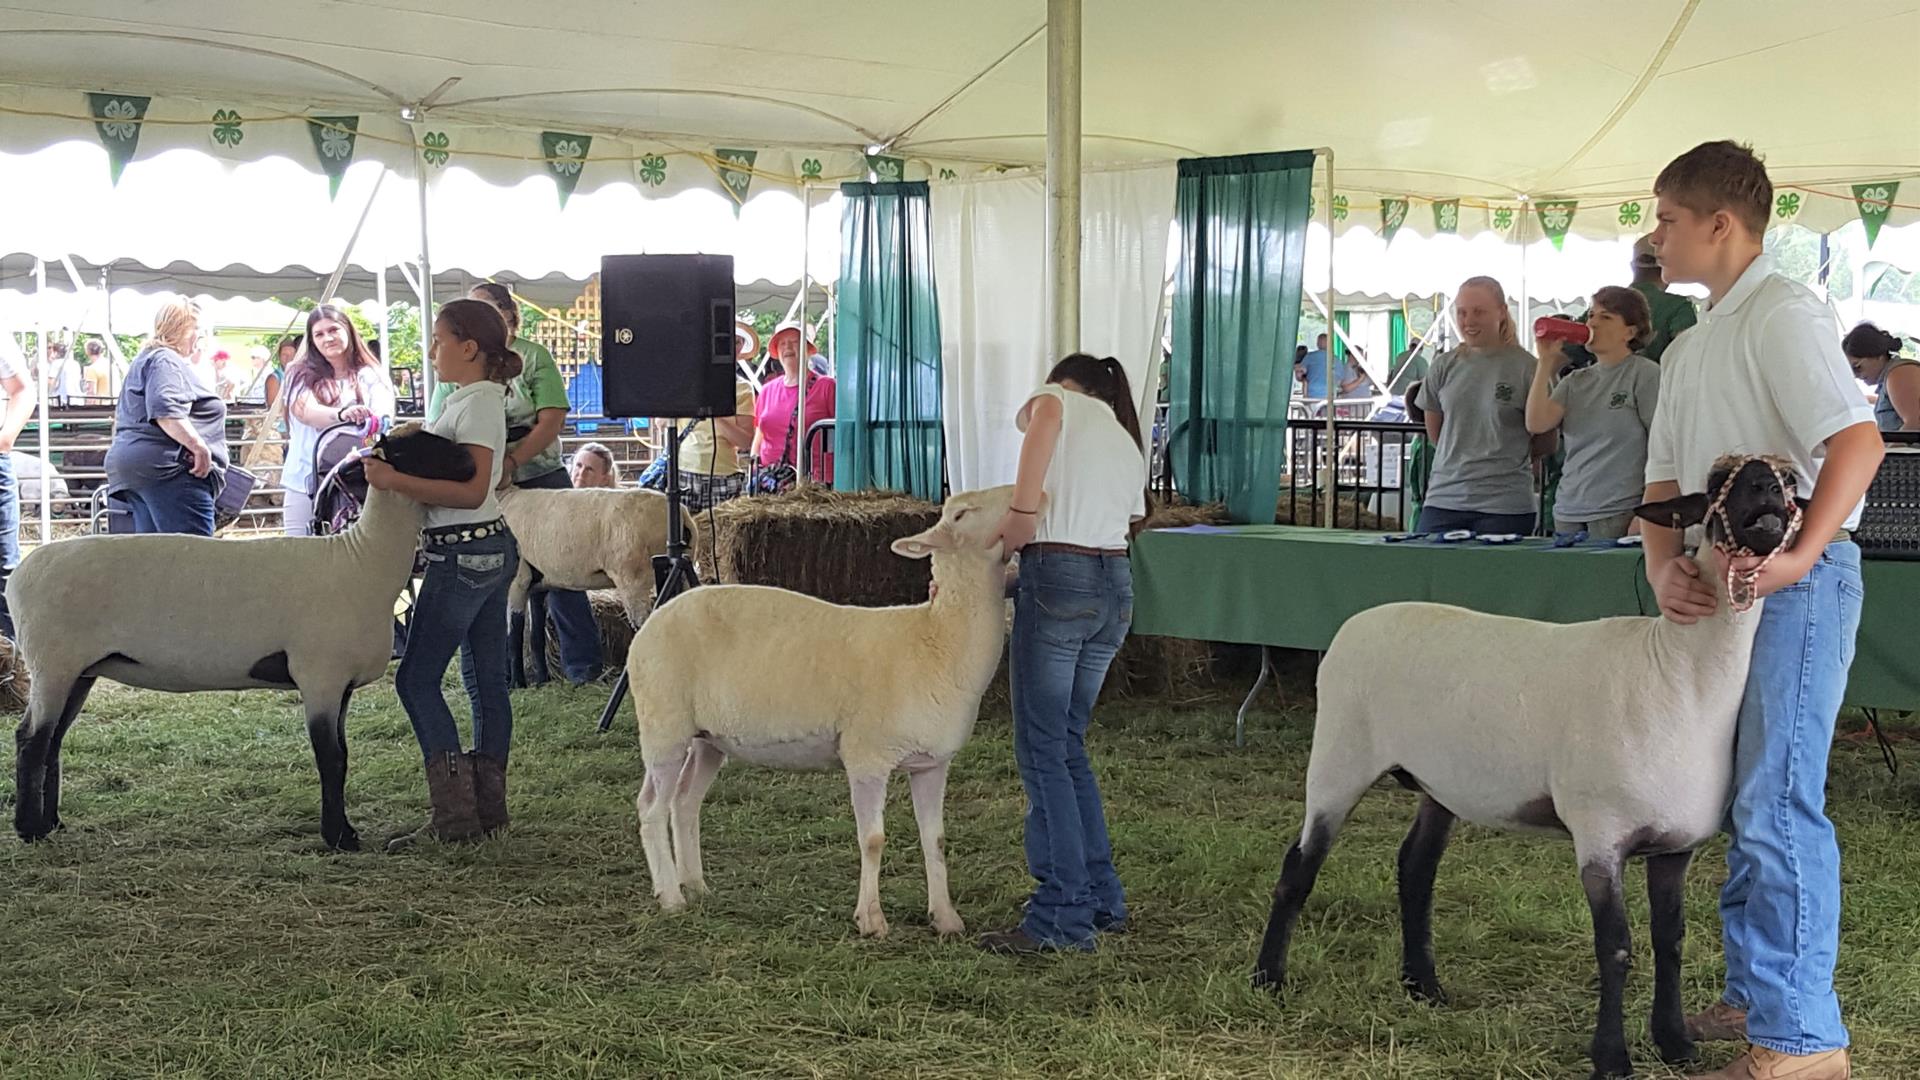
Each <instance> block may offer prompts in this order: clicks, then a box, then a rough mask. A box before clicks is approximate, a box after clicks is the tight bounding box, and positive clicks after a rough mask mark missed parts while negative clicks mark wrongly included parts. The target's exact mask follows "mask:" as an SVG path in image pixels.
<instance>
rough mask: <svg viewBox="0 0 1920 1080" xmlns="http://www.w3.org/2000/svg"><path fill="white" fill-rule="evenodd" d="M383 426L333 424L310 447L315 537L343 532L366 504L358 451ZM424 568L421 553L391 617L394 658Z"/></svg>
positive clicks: (373, 422) (372, 423)
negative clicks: (314, 482) (315, 480)
mask: <svg viewBox="0 0 1920 1080" xmlns="http://www.w3.org/2000/svg"><path fill="white" fill-rule="evenodd" d="M383 429H384V425H383V424H381V422H380V421H379V420H377V419H375V420H369V421H367V422H366V423H365V424H335V425H334V426H332V427H330V428H328V429H327V430H325V431H323V432H321V433H320V439H319V441H318V442H317V443H316V444H315V446H314V450H313V475H315V476H317V477H320V480H319V482H318V485H317V486H316V487H315V489H314V493H313V524H312V525H311V526H309V531H310V532H311V533H312V534H313V535H314V536H332V535H334V534H336V533H343V532H346V531H347V530H348V529H350V528H352V527H353V523H354V522H356V521H359V520H360V515H361V513H362V512H363V511H365V510H366V506H367V491H368V488H367V473H366V469H365V468H364V467H362V466H361V464H360V458H359V456H358V454H357V451H359V450H360V449H361V448H362V447H365V446H369V445H371V444H372V443H373V441H374V440H376V439H378V438H379V437H380V434H381V432H382V430H383ZM425 569H426V567H425V565H424V561H423V560H422V558H421V555H420V552H419V551H418V550H417V549H416V550H415V552H414V558H413V574H411V575H409V576H408V578H407V588H406V591H405V592H404V593H402V594H401V600H402V601H403V610H402V611H401V612H396V613H395V615H394V619H393V658H394V659H396V660H398V659H399V658H400V654H402V653H404V652H405V651H406V648H407V623H408V621H409V618H410V617H411V615H412V614H413V605H414V601H415V599H416V598H417V597H418V596H419V584H418V581H417V578H418V577H419V575H420V574H421V573H422V572H424V571H425Z"/></svg>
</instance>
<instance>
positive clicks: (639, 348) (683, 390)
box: [600, 255, 734, 418]
mask: <svg viewBox="0 0 1920 1080" xmlns="http://www.w3.org/2000/svg"><path fill="white" fill-rule="evenodd" d="M600 361H601V375H602V394H603V399H602V400H603V402H604V408H603V411H604V412H605V413H606V415H608V416H610V417H616V418H627V417H636V416H648V417H651V416H659V417H675V418H679V417H707V416H732V415H733V402H734V395H733V384H734V366H733V365H734V336H733V256H731V255H606V256H603V257H602V258H601V259H600Z"/></svg>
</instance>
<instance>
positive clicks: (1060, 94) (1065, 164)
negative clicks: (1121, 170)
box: [1047, 0, 1080, 365]
mask: <svg viewBox="0 0 1920 1080" xmlns="http://www.w3.org/2000/svg"><path fill="white" fill-rule="evenodd" d="M1047 285H1048V287H1047V299H1048V304H1049V307H1050V308H1051V309H1052V310H1051V312H1050V316H1051V318H1050V322H1049V326H1050V328H1051V335H1050V340H1051V341H1052V343H1053V355H1052V356H1051V357H1049V358H1048V363H1049V364H1050V365H1051V364H1052V363H1053V362H1055V361H1058V360H1059V359H1060V358H1061V357H1063V356H1066V355H1067V354H1069V353H1073V352H1078V351H1079V349H1080V0H1047Z"/></svg>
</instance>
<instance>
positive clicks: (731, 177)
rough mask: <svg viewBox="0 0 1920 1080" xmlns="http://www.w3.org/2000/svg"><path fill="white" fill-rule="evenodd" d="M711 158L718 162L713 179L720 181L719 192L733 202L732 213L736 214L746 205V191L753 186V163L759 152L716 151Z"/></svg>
mask: <svg viewBox="0 0 1920 1080" xmlns="http://www.w3.org/2000/svg"><path fill="white" fill-rule="evenodd" d="M713 156H714V157H715V158H716V159H718V160H719V162H720V164H719V165H718V166H717V167H715V169H714V177H715V179H717V180H719V181H720V190H721V191H722V192H723V193H725V195H726V196H727V198H729V199H731V200H732V201H733V212H734V213H736V214H738V213H739V212H740V208H741V207H742V206H745V205H746V202H747V189H748V188H750V187H752V186H753V163H754V161H755V160H756V159H757V158H759V156H760V151H758V150H719V149H716V150H714V152H713Z"/></svg>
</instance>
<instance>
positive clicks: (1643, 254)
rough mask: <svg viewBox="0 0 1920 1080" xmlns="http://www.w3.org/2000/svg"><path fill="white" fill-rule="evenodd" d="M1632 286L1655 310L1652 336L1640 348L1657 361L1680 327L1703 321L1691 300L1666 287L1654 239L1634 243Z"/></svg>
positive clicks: (1678, 332) (1677, 335)
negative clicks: (1654, 248) (1654, 247)
mask: <svg viewBox="0 0 1920 1080" xmlns="http://www.w3.org/2000/svg"><path fill="white" fill-rule="evenodd" d="M1633 288H1634V290H1635V291H1636V292H1638V293H1639V294H1640V295H1642V296H1644V297H1646V298H1647V307H1649V308H1651V309H1652V311H1653V336H1652V337H1651V338H1649V339H1648V340H1647V343H1646V345H1645V346H1643V347H1642V348H1641V349H1640V350H1639V352H1640V355H1641V356H1644V357H1646V358H1647V359H1649V360H1651V361H1653V362H1654V363H1656V364H1657V363H1659V362H1660V354H1662V353H1664V352H1666V351H1667V346H1668V345H1671V344H1673V339H1674V338H1676V337H1679V336H1680V331H1682V330H1685V329H1686V328H1687V327H1689V326H1692V325H1693V324H1694V323H1696V322H1698V321H1700V317H1699V315H1698V313H1697V312H1695V311H1694V309H1693V301H1692V300H1689V299H1687V298H1686V297H1684V296H1679V295H1676V294H1674V293H1670V292H1668V291H1667V282H1666V278H1664V277H1662V276H1661V273H1660V257H1659V255H1657V254H1656V253H1655V252H1654V250H1653V241H1652V240H1651V239H1650V238H1648V237H1645V236H1643V237H1641V238H1640V239H1638V240H1636V241H1634V244H1633Z"/></svg>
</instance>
